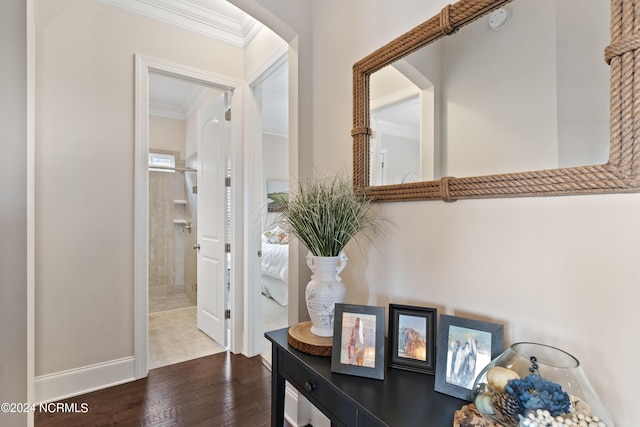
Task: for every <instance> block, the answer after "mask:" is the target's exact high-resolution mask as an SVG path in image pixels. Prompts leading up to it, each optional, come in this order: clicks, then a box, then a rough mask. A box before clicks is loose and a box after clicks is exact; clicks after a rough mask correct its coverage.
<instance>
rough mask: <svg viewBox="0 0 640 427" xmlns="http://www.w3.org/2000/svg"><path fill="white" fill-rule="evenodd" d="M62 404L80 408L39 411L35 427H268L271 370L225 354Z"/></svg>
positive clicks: (162, 370) (254, 360) (260, 363)
mask: <svg viewBox="0 0 640 427" xmlns="http://www.w3.org/2000/svg"><path fill="white" fill-rule="evenodd" d="M61 402H62V403H65V404H74V403H75V404H76V407H77V410H78V412H77V413H68V412H55V413H43V412H36V414H35V426H36V427H51V426H55V427H62V426H64V427H67V426H82V427H86V426H111V425H119V426H162V427H165V426H171V427H173V426H185V427H186V426H188V427H196V426H235V427H243V426H251V427H260V426H269V425H270V422H271V372H270V371H269V369H268V368H267V367H266V366H265V364H264V362H263V361H262V359H261V358H260V356H256V357H253V358H247V357H245V356H242V355H238V354H231V353H229V352H225V353H218V354H214V355H212V356H207V357H203V358H200V359H195V360H191V361H188V362H183V363H178V364H175V365H170V366H165V367H162V368H157V369H152V370H151V371H149V376H148V377H147V378H144V379H141V380H137V381H133V382H130V383H127V384H122V385H118V386H115V387H111V388H108V389H105V390H100V391H96V392H92V393H88V394H84V395H82V396H77V397H73V398H70V399H66V400H63V401H61ZM83 404H86V405H83ZM67 408H73V405H67ZM83 409H87V410H86V411H84V410H83ZM83 412H85V413H83Z"/></svg>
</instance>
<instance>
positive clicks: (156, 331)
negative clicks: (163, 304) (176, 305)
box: [149, 307, 225, 369]
mask: <svg viewBox="0 0 640 427" xmlns="http://www.w3.org/2000/svg"><path fill="white" fill-rule="evenodd" d="M223 351H225V349H224V348H223V347H222V346H221V345H219V344H218V343H216V342H215V341H214V340H212V339H211V338H209V337H208V336H207V335H206V334H205V333H204V332H202V331H200V330H199V329H198V327H197V326H196V307H188V308H180V309H176V310H169V311H161V312H157V313H151V314H149V369H153V368H159V367H161V366H167V365H173V364H174V363H179V362H184V361H187V360H191V359H196V358H198V357H203V356H208V355H210V354H215V353H220V352H223Z"/></svg>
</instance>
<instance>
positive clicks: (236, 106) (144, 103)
mask: <svg viewBox="0 0 640 427" xmlns="http://www.w3.org/2000/svg"><path fill="white" fill-rule="evenodd" d="M149 72H157V73H161V74H166V75H170V76H173V77H177V78H181V79H185V80H191V81H193V82H194V83H198V84H202V85H206V86H214V87H217V88H220V89H223V90H230V91H233V97H232V109H233V114H234V116H235V117H236V119H235V120H232V121H231V138H230V153H229V154H230V156H231V182H232V186H231V247H232V249H233V250H232V251H231V289H230V300H231V306H230V307H229V309H230V310H231V319H230V320H229V321H230V328H231V336H230V339H229V349H230V350H231V351H232V352H233V353H239V352H242V350H243V348H242V343H243V336H244V330H243V322H242V319H243V313H242V311H243V310H242V307H243V304H242V301H243V292H244V289H243V285H242V283H243V280H242V272H243V263H242V254H243V252H244V251H243V229H244V220H243V215H242V213H243V199H242V187H243V179H242V177H243V171H244V168H243V139H242V130H243V129H242V120H240V119H237V118H238V117H242V102H243V92H242V91H243V85H242V81H241V80H238V79H235V78H232V77H228V76H224V75H221V74H216V73H211V72H208V71H204V70H200V69H197V68H193V67H190V66H186V65H183V64H178V63H175V62H171V61H167V60H164V59H159V58H154V57H151V56H148V55H144V54H135V120H134V125H135V137H134V140H135V142H134V146H135V156H134V187H135V191H134V300H133V301H134V302H133V304H134V375H135V378H136V379H138V378H144V377H146V376H147V375H148V373H149V368H148V357H149V177H148V152H149Z"/></svg>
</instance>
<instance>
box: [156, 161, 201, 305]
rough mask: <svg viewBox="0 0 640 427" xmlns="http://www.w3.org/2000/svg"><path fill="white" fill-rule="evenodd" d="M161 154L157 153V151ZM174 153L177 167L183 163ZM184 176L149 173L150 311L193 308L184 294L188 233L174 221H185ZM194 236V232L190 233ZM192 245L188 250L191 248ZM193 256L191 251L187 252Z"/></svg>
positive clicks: (181, 174) (182, 165)
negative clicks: (179, 201) (186, 237)
mask: <svg viewBox="0 0 640 427" xmlns="http://www.w3.org/2000/svg"><path fill="white" fill-rule="evenodd" d="M158 151H160V150H158ZM172 154H176V167H184V161H180V160H179V153H172ZM185 175H186V173H185V174H183V173H179V172H173V173H172V172H157V171H149V312H151V313H153V312H158V311H164V310H173V309H177V308H183V307H189V306H192V305H194V303H193V302H191V300H189V298H188V297H187V295H186V294H185V253H186V252H187V249H186V248H187V246H186V245H187V242H186V239H185V235H187V234H188V231H186V230H185V229H184V225H183V224H174V223H173V220H180V219H186V220H187V221H189V220H190V219H188V218H187V217H186V215H187V210H188V208H187V206H186V205H184V204H179V203H175V202H174V200H187V195H186V189H185ZM192 234H193V233H192ZM192 247H193V246H191V247H190V248H192ZM188 252H189V253H190V254H191V256H193V257H195V254H194V251H193V249H190V250H188Z"/></svg>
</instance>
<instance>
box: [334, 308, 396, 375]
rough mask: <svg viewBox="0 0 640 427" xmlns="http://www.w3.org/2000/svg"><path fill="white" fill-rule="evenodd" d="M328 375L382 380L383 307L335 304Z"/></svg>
mask: <svg viewBox="0 0 640 427" xmlns="http://www.w3.org/2000/svg"><path fill="white" fill-rule="evenodd" d="M331 372H336V373H340V374H349V375H356V376H360V377H368V378H375V379H378V380H382V379H384V307H374V306H367V305H353V304H336V311H335V321H334V325H333V350H332V351H331Z"/></svg>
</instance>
